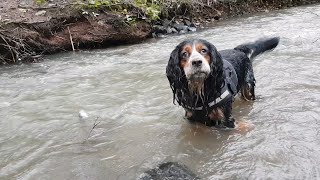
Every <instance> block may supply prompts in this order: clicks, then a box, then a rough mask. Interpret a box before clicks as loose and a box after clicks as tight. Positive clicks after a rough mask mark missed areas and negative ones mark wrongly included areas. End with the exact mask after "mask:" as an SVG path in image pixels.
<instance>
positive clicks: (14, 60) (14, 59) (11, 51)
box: [0, 34, 16, 63]
mask: <svg viewBox="0 0 320 180" xmlns="http://www.w3.org/2000/svg"><path fill="white" fill-rule="evenodd" d="M0 37H1V38H2V40H3V41H4V42H5V43H6V44H7V46H8V48H9V50H10V53H11V56H12V59H13V62H14V63H15V62H16V58H15V57H14V54H13V50H12V49H11V46H10V45H9V43H8V42H7V41H6V39H5V38H4V37H3V36H2V35H1V34H0Z"/></svg>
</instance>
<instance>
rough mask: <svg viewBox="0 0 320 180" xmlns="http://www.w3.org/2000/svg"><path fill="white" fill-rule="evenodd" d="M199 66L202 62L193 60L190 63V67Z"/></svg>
mask: <svg viewBox="0 0 320 180" xmlns="http://www.w3.org/2000/svg"><path fill="white" fill-rule="evenodd" d="M201 64H202V61H201V60H194V61H192V66H195V67H199V66H201Z"/></svg>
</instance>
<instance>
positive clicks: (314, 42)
mask: <svg viewBox="0 0 320 180" xmlns="http://www.w3.org/2000/svg"><path fill="white" fill-rule="evenodd" d="M319 39H320V38H318V39H316V40H315V41H313V42H312V44H314V43H315V42H317V41H318V40H319Z"/></svg>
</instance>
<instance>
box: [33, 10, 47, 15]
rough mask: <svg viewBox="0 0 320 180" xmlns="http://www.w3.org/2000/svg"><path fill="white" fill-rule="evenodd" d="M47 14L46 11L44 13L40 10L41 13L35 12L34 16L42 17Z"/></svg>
mask: <svg viewBox="0 0 320 180" xmlns="http://www.w3.org/2000/svg"><path fill="white" fill-rule="evenodd" d="M46 13H47V11H45V10H41V11H38V12H36V14H35V15H36V16H43V15H45V14H46Z"/></svg>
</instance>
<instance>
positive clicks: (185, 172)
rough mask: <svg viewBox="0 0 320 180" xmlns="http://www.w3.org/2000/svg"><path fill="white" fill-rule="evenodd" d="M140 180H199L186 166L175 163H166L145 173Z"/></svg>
mask: <svg viewBox="0 0 320 180" xmlns="http://www.w3.org/2000/svg"><path fill="white" fill-rule="evenodd" d="M139 179H140V180H156V179H159V180H160V179H167V180H174V179H181V180H182V179H183V180H198V179H200V178H199V177H198V176H197V175H196V174H194V173H193V172H192V171H191V170H190V169H189V168H188V167H187V166H185V165H183V164H180V163H177V162H166V163H162V164H160V165H159V166H158V167H156V168H154V169H151V170H148V171H146V172H145V173H144V174H142V175H141V176H140V178H139Z"/></svg>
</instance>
